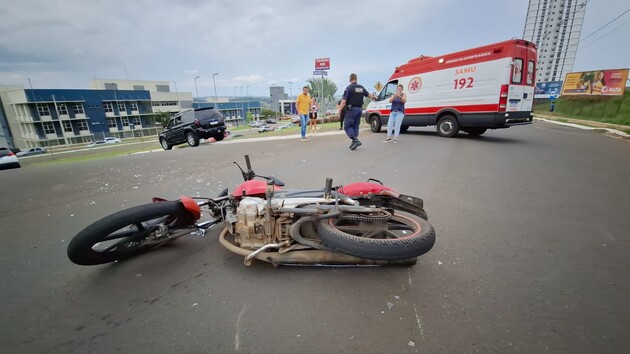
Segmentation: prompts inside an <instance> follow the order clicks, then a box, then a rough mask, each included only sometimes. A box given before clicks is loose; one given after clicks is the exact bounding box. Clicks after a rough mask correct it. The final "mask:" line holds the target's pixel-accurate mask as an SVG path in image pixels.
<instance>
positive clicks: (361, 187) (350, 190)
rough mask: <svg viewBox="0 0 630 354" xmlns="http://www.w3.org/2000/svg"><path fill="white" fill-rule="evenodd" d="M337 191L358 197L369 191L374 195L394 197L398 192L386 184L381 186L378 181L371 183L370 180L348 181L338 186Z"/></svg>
mask: <svg viewBox="0 0 630 354" xmlns="http://www.w3.org/2000/svg"><path fill="white" fill-rule="evenodd" d="M339 192H340V193H342V194H345V195H347V196H349V197H360V196H361V195H365V194H369V193H372V194H376V195H379V194H389V195H392V196H394V197H398V192H396V191H395V190H393V189H391V188H389V187H386V186H382V185H380V184H378V183H372V182H354V183H350V184H348V185H345V186H343V187H342V188H340V189H339Z"/></svg>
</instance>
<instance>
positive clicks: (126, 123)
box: [120, 117, 129, 127]
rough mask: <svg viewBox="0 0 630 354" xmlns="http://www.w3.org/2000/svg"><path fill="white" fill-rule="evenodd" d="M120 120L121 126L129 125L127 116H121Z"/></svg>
mask: <svg viewBox="0 0 630 354" xmlns="http://www.w3.org/2000/svg"><path fill="white" fill-rule="evenodd" d="M120 120H121V121H122V125H123V127H128V126H129V118H127V117H123V118H121V119H120Z"/></svg>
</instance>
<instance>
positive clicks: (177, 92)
mask: <svg viewBox="0 0 630 354" xmlns="http://www.w3.org/2000/svg"><path fill="white" fill-rule="evenodd" d="M173 84H175V94H176V95H177V109H181V103H180V102H179V91H178V90H177V82H175V81H173Z"/></svg>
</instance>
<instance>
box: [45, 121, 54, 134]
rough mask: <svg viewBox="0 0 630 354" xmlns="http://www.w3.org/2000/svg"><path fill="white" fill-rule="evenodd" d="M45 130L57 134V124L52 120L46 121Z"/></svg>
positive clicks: (47, 132)
mask: <svg viewBox="0 0 630 354" xmlns="http://www.w3.org/2000/svg"><path fill="white" fill-rule="evenodd" d="M44 132H45V133H46V134H55V126H54V125H53V124H52V122H44Z"/></svg>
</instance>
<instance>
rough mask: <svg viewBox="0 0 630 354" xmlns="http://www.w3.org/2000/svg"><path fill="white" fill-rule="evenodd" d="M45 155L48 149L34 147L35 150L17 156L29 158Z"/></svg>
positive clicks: (21, 152)
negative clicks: (30, 156)
mask: <svg viewBox="0 0 630 354" xmlns="http://www.w3.org/2000/svg"><path fill="white" fill-rule="evenodd" d="M44 153H46V148H43V147H34V148H30V149H28V150H26V151H20V152H18V153H17V154H16V155H17V156H20V157H21V156H28V155H37V154H44Z"/></svg>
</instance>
